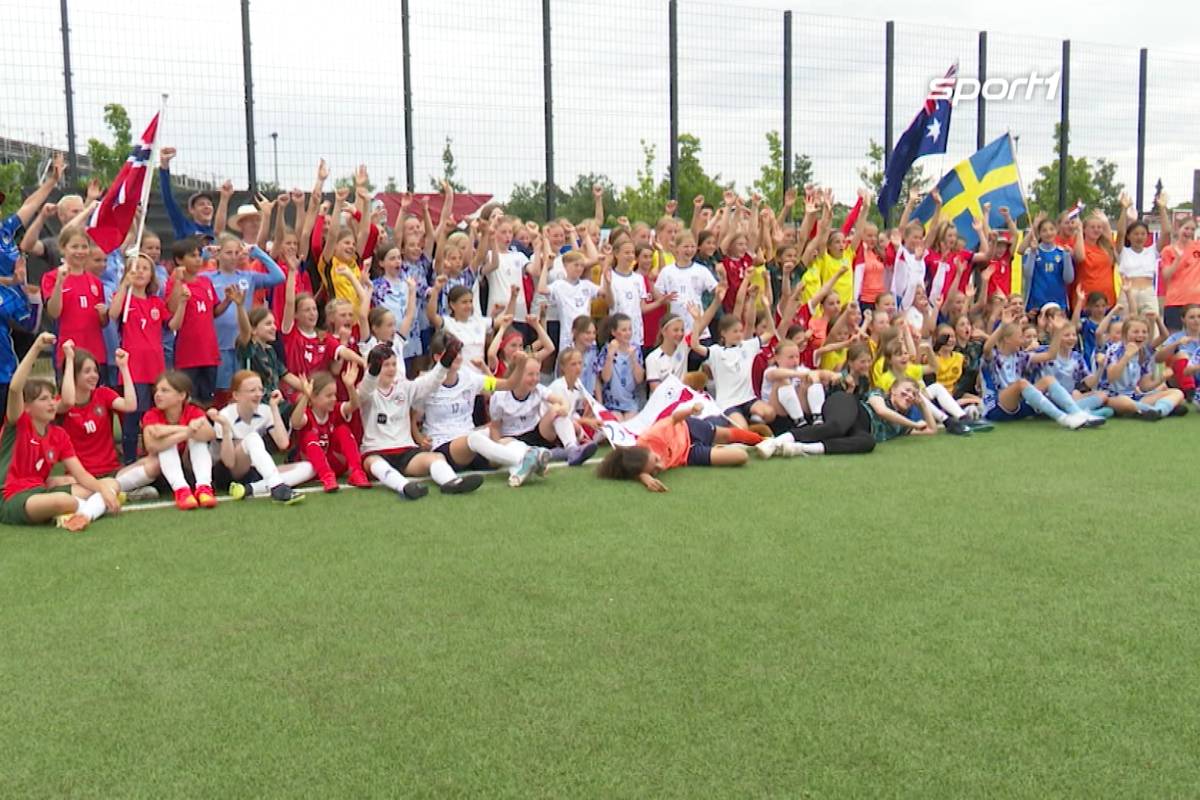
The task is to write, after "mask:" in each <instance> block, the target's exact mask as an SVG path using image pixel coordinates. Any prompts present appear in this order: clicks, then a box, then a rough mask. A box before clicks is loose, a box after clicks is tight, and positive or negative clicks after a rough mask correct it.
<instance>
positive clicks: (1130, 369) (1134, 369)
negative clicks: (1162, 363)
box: [1104, 342, 1154, 397]
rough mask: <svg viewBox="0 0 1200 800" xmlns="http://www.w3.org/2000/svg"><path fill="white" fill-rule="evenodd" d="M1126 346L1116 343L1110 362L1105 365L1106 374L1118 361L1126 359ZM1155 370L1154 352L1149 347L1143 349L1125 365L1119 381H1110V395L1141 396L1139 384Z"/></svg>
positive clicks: (1118, 378) (1110, 351)
mask: <svg viewBox="0 0 1200 800" xmlns="http://www.w3.org/2000/svg"><path fill="white" fill-rule="evenodd" d="M1125 352H1126V345H1125V343H1124V342H1114V344H1113V347H1112V348H1110V349H1109V351H1108V361H1107V362H1106V364H1105V369H1104V372H1105V373H1107V372H1108V368H1109V367H1112V366H1113V365H1114V364H1116V363H1117V362H1118V361H1120V360H1121V359H1122V358H1124V357H1125ZM1153 370H1154V352H1153V351H1152V350H1151V349H1150V348H1149V347H1144V348H1142V352H1141V353H1139V354H1138V355H1137V356H1135V357H1134V358H1131V359H1130V360H1129V363H1128V364H1126V365H1125V371H1124V372H1122V373H1121V374H1120V375H1119V376H1117V379H1116V380H1115V381H1114V380H1109V381H1108V385H1107V387H1106V388H1107V390H1108V393H1109V394H1113V395H1125V396H1127V397H1128V396H1133V395H1139V394H1141V389H1140V388H1138V384H1139V383H1141V380H1142V378H1144V377H1146V376H1147V375H1149V374H1151V372H1152V371H1153Z"/></svg>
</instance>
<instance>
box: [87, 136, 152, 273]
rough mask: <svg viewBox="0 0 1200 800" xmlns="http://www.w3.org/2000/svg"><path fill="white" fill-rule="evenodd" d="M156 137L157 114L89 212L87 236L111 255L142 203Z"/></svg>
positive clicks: (127, 230) (126, 232) (123, 238)
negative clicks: (101, 196) (99, 199)
mask: <svg viewBox="0 0 1200 800" xmlns="http://www.w3.org/2000/svg"><path fill="white" fill-rule="evenodd" d="M157 134H158V114H155V115H154V119H152V120H150V124H149V125H147V126H146V131H145V133H143V134H142V138H141V139H140V140H139V141H138V143H137V144H135V145H134V146H133V152H132V153H130V154H129V158H127V159H125V164H124V166H122V167H121V171H120V172H118V173H117V177H116V178H115V179H113V183H112V186H110V187H108V191H107V192H106V193H105V195H104V199H102V200H101V201H100V205H98V206H96V210H95V211H93V212H92V216H91V219H89V220H88V227H87V234H88V236H90V237H92V241H93V242H95V243H96V244H97V245H98V246H100V247H101V248H103V249H104V252H106V253H111V252H112V251H113V250H116V249H117V248H118V247H120V246H121V243H122V242H124V241H125V236H126V234H128V233H129V227H130V226H131V225H133V221H134V220H135V219H136V218H137V210H138V204H139V203H141V201H142V191H143V189H144V188H145V182H146V181H148V180H150V178H149V169H148V166H149V163H150V156H151V154H152V153H153V151H154V137H155V136H156V135H157Z"/></svg>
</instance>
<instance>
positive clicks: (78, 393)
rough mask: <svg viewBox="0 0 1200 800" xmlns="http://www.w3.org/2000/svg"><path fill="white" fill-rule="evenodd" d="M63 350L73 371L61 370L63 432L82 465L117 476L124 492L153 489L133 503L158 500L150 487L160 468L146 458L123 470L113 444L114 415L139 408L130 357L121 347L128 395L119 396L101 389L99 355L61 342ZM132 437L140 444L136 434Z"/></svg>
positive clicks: (123, 381)
mask: <svg viewBox="0 0 1200 800" xmlns="http://www.w3.org/2000/svg"><path fill="white" fill-rule="evenodd" d="M62 351H63V356H64V357H65V358H66V363H67V364H68V365H69V368H66V367H64V369H63V382H62V397H60V398H59V401H58V414H59V416H60V417H61V418H62V427H63V430H65V431H66V432H67V436H69V437H71V444H72V445H74V447H75V453H76V455H77V456H79V461H80V463H82V464H83V466H84V469H86V470H87V471H88V472H90V473H92V474H93V475H97V476H112V477H114V478H116V480H117V483H118V484H119V486H120V488H121V491H123V492H130V493H134V492H135V490H137V489H141V488H146V489H149V492H145V493H143V496H142V497H137V496H134V498H133V499H135V500H137V499H152V498H156V497H158V493H157V492H155V491H154V489H153V488H152V487H150V483H152V482H153V481H154V479H155V478H157V477H158V465H157V464H156V463H154V460H153V459H149V458H145V459H142V461H141V462H140V463H137V464H132V465H130V466H128V467H126V468H125V469H121V462H120V460H119V459H118V458H117V448H116V446H115V445H114V443H113V421H114V418H115V416H116V415H117V414H118V413H121V414H126V415H128V414H129V412H130V411H132V410H133V409H134V408H136V407H137V397H136V396H135V394H134V390H133V387H134V383H133V380H132V379H131V377H130V374H129V371H130V363H129V362H130V358H129V354H128V353H126V352H125V351H124V350H121V349H119V348H118V349H117V351H116V353H115V360H116V362H117V369H118V370H119V371H120V377H121V386H122V387H124V393H123V394H117V393H116V392H115V391H113V390H112V389H110V388H109V387H107V386H101V385H100V366H99V365H98V364H97V363H96V357H95V356H93V355H92V354H91V353H89V352H88V351H86V350H76V349H75V343H74V342H72V341H70V340H67V341H65V342H63V343H62ZM126 418H128V417H126ZM133 438H134V441H135V442H136V441H137V432H136V431H135V432H134V437H133Z"/></svg>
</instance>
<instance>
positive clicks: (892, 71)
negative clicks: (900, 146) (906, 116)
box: [883, 19, 896, 170]
mask: <svg viewBox="0 0 1200 800" xmlns="http://www.w3.org/2000/svg"><path fill="white" fill-rule="evenodd" d="M883 64H884V67H883V168H884V170H887V166H888V164H889V163H890V162H891V160H892V122H893V111H892V99H893V97H894V96H895V94H896V23H895V22H893V21H892V20H890V19H889V20H888V21H887V25H886V26H884V34H883Z"/></svg>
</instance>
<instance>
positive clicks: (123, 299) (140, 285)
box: [76, 253, 187, 491]
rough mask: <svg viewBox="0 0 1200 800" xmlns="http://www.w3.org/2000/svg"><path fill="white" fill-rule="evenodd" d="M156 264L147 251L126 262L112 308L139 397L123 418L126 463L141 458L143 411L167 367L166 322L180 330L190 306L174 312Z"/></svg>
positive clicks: (110, 309)
mask: <svg viewBox="0 0 1200 800" xmlns="http://www.w3.org/2000/svg"><path fill="white" fill-rule="evenodd" d="M154 266H155V265H154V260H153V259H152V258H151V257H150V256H149V255H147V254H144V253H139V254H138V257H137V258H135V259H134V260H133V261H130V262H129V263H128V264H126V265H125V274H124V276H123V277H122V278H121V283H120V285H119V286H117V291H116V292H115V293H114V294H113V297H112V307H111V308H109V310H108V315H109V317H110V318H111V319H112V320H114V321H115V322H116V323H117V324H118V325H120V326H121V348H122V349H123V350H124V351H125V352H127V353H128V354H129V375H130V379H131V380H132V381H133V389H134V395H135V397H136V398H137V403H136V404H135V407H134V408H133V409H131V410H130V411H129V412H128V413H127V414H125V416H124V417H123V418H122V419H121V449H122V455H123V456H124V458H125V463H126V464H132V463H133V462H134V461H136V460H137V452H138V432H139V431H141V429H142V415H143V414H145V413H146V412H147V411H149V410H150V408H151V407H152V406H153V405H154V380H155V379H156V378H157V377H158V376H159V375H161V374H163V372H165V371H166V369H167V362H166V354H165V353H164V352H163V323H164V322H166V323H167V327H168V328H169V329H170V330H171V331H172V332H175V331H178V330H179V326H180V325H181V324H182V323H183V314H184V311H185V310H186V309H187V305H186V304H185V303H180V304H179V305H178V306H176V308H175V313H174V314H171V313H170V312H169V311H168V310H167V304H166V301H164V300H163V299H162V297H161V296H159V288H160V287H159V285H158V277H157V276H156V275H155V270H154ZM76 390H77V391H78V387H76ZM127 491H128V490H127Z"/></svg>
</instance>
